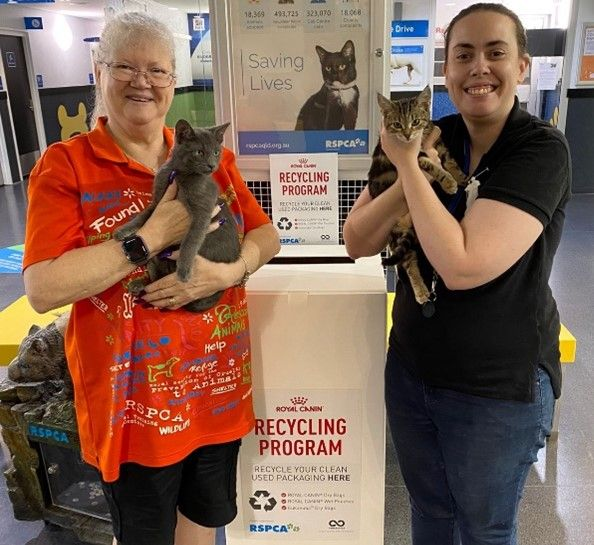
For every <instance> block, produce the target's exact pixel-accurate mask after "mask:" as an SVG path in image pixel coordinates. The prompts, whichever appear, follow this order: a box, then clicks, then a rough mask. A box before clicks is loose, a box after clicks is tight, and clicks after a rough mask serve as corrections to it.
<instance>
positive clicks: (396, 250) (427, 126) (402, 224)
mask: <svg viewBox="0 0 594 545" xmlns="http://www.w3.org/2000/svg"><path fill="white" fill-rule="evenodd" d="M377 101H378V103H379V106H380V109H381V111H382V114H383V123H384V126H385V127H386V130H387V131H388V132H390V133H393V134H394V135H396V137H397V138H399V139H400V140H403V141H405V142H406V141H410V140H413V139H415V138H417V137H418V136H419V133H422V138H426V137H427V136H428V135H429V134H430V133H431V131H432V130H433V128H434V125H433V123H432V122H431V120H430V117H429V110H430V104H431V89H430V88H429V86H427V87H425V89H423V91H421V93H420V94H419V95H417V96H416V97H413V98H404V99H400V100H394V101H391V100H389V99H387V98H385V97H384V96H382V95H381V94H380V93H378V94H377ZM435 149H436V150H437V153H438V155H439V158H440V161H441V167H440V166H438V165H436V164H434V163H433V162H431V161H430V160H429V158H428V157H427V156H426V154H425V153H424V152H421V153H420V154H419V166H420V167H421V169H422V170H423V171H425V172H427V173H428V174H430V175H431V177H432V178H433V179H434V180H435V181H437V182H438V183H439V185H440V186H441V188H442V189H443V190H444V191H445V192H446V193H449V194H450V195H453V194H454V193H456V192H457V191H458V187H464V186H465V185H466V175H465V174H464V172H463V171H462V170H461V169H460V167H459V166H458V164H457V163H456V161H455V160H454V159H453V157H451V155H450V153H449V151H448V149H447V148H446V147H445V144H444V143H443V141H442V140H441V138H440V139H438V140H437V142H436V143H435ZM442 167H443V168H442ZM397 177H398V172H397V170H396V167H395V166H394V165H393V164H392V163H391V162H390V160H389V159H388V157H387V156H386V154H385V153H384V151H383V150H382V147H381V142H378V143H377V146H376V147H375V150H374V151H373V157H372V160H371V168H370V169H369V173H368V180H369V181H368V184H367V187H368V188H369V194H370V195H371V197H372V198H375V197H377V196H378V195H379V194H380V193H382V192H383V191H385V190H386V189H387V188H388V187H389V186H391V185H392V184H393V183H394V182H395V181H396V178H397ZM417 243H418V240H417V236H416V234H415V230H414V227H413V224H412V219H411V216H410V214H409V213H407V214H405V215H404V216H402V217H401V218H400V219H399V220H398V222H397V223H396V225H394V227H393V228H392V232H391V234H390V240H389V244H388V246H389V248H390V256H389V257H388V258H386V259H384V260H383V261H382V263H383V264H384V265H396V264H398V265H400V266H401V267H402V268H403V269H404V270H405V271H406V273H407V274H408V277H409V278H410V284H411V286H412V289H413V292H414V294H415V299H416V301H417V303H419V304H420V305H425V304H426V303H427V302H428V301H430V299H431V297H430V295H431V294H430V292H429V290H428V289H427V286H426V285H425V282H424V281H423V277H422V276H421V272H420V270H419V264H418V261H417V252H416V251H415V250H414V248H413V246H414V245H415V244H417Z"/></svg>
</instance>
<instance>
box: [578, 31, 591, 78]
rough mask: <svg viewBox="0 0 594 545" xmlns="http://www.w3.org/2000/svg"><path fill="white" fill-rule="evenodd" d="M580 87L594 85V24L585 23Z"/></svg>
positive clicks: (579, 76)
mask: <svg viewBox="0 0 594 545" xmlns="http://www.w3.org/2000/svg"><path fill="white" fill-rule="evenodd" d="M577 83H578V85H580V84H581V85H588V84H589V85H594V23H584V26H583V32H582V47H581V55H580V71H579V75H578V82H577Z"/></svg>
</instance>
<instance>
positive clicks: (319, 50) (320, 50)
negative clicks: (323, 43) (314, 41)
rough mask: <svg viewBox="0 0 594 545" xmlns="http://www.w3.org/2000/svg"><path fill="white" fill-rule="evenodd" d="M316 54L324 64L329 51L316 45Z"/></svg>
mask: <svg viewBox="0 0 594 545" xmlns="http://www.w3.org/2000/svg"><path fill="white" fill-rule="evenodd" d="M316 53H317V54H318V57H320V61H322V62H323V61H324V58H325V57H326V55H327V54H328V51H326V50H325V49H324V48H323V47H320V46H319V45H316Z"/></svg>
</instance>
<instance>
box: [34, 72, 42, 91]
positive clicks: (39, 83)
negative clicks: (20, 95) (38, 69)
mask: <svg viewBox="0 0 594 545" xmlns="http://www.w3.org/2000/svg"><path fill="white" fill-rule="evenodd" d="M35 77H36V78H37V87H39V88H40V89H41V87H43V75H41V74H37V75H36V76H35Z"/></svg>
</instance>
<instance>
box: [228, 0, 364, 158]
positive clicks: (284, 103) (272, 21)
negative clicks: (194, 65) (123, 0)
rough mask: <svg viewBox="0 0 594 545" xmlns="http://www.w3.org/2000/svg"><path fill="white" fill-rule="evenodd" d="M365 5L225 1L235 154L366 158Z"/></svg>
mask: <svg viewBox="0 0 594 545" xmlns="http://www.w3.org/2000/svg"><path fill="white" fill-rule="evenodd" d="M370 4H371V0H327V1H325V2H314V1H312V0H294V1H292V2H279V1H278V0H260V1H257V2H248V1H247V0H246V1H240V2H232V3H230V6H229V11H230V21H231V32H230V36H231V37H232V39H231V56H232V86H233V88H234V89H233V91H234V93H233V95H234V97H235V104H234V112H235V114H236V121H237V126H236V130H237V136H238V153H239V155H268V154H271V153H303V152H307V153H316V152H335V153H338V154H367V153H368V150H369V144H368V140H369V112H368V106H367V105H368V103H369V100H368V99H369V63H368V62H366V60H367V59H369V55H370V51H369V49H370V47H369V42H370V9H371V8H370Z"/></svg>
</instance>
